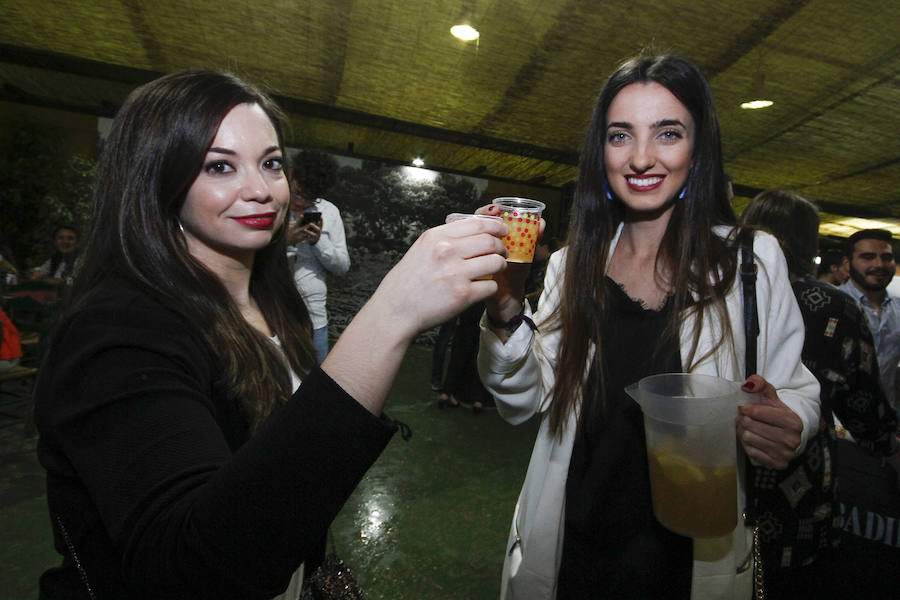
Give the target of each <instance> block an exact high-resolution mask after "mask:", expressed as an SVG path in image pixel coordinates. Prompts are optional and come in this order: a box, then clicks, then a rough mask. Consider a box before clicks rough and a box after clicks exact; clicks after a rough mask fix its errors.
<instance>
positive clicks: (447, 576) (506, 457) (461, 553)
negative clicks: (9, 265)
mask: <svg viewBox="0 0 900 600" xmlns="http://www.w3.org/2000/svg"><path fill="white" fill-rule="evenodd" d="M430 361H431V349H430V348H429V347H425V346H414V347H413V348H412V349H411V350H410V352H409V353H408V355H407V358H406V361H405V362H404V365H403V368H402V369H401V371H400V374H399V376H398V380H397V382H396V384H395V386H394V390H393V392H392V395H391V400H390V402H389V404H388V409H387V412H388V414H389V415H390V416H392V417H393V418H395V419H398V420H400V421H403V422H405V423H407V424H408V425H409V426H410V427H411V428H412V431H413V436H412V439H410V440H409V441H408V442H405V441H403V440H402V439H401V438H400V436H399V435H397V436H395V437H394V439H393V440H392V441H391V443H390V445H389V446H388V448H387V450H386V451H385V452H384V454H383V455H382V456H381V458H379V460H378V462H376V463H375V465H374V466H373V467H372V469H371V470H370V471H369V473H368V474H367V476H366V478H365V479H364V480H363V482H362V484H361V485H360V486H359V488H357V490H356V492H355V493H354V494H353V496H352V497H351V498H350V500H349V501H348V502H347V504H346V505H345V506H344V508H343V510H342V511H341V513H340V514H339V515H338V518H337V519H336V520H335V523H334V533H335V538H336V545H337V549H338V553H339V554H340V555H341V557H342V558H343V559H344V560H345V561H346V562H347V564H348V565H349V566H350V568H351V570H352V571H353V572H354V573H355V574H356V576H357V578H358V579H359V581H360V583H361V585H362V587H363V589H364V590H365V591H366V594H367V597H368V599H369V600H406V599H409V600H412V599H416V600H431V599H435V600H437V599H441V600H448V599H452V600H457V599H459V600H467V599H472V600H480V599H482V598H484V599H490V598H496V597H497V596H498V593H499V582H500V571H501V568H502V564H503V552H504V546H505V543H506V534H507V531H508V529H509V519H510V517H511V515H512V510H513V506H514V505H515V499H516V496H517V494H518V491H519V486H520V485H521V482H522V478H523V477H524V476H525V468H526V466H527V463H528V457H529V455H530V453H531V446H532V443H533V441H534V436H535V434H536V431H537V423H536V421H534V420H532V421H531V422H529V423H526V424H525V425H521V426H518V427H513V426H511V425H509V424H507V423H505V422H504V421H502V420H501V419H500V418H499V417H498V416H497V413H496V411H493V410H488V411H485V412H483V413H481V414H480V415H475V414H473V413H472V412H471V411H469V410H467V409H465V408H456V409H451V408H447V409H443V410H440V409H438V408H437V406H436V402H435V401H436V395H435V394H434V392H432V391H431V390H430V387H429V383H428V374H429V372H430ZM4 385H5V387H4V388H3V393H2V394H0V465H2V467H0V565H3V566H2V567H0V599H2V600H6V599H9V600H13V599H15V600H18V599H20V598H21V599H26V598H28V599H31V598H36V597H37V578H38V576H39V574H40V573H41V572H42V571H43V570H44V569H45V568H46V567H48V566H51V565H53V564H55V562H56V561H57V555H56V554H55V553H54V551H53V548H52V544H51V539H50V527H49V522H48V520H47V516H46V506H45V503H44V488H43V485H44V483H43V473H42V471H41V468H40V466H39V465H38V463H37V460H36V459H35V457H34V440H33V439H31V440H25V439H23V435H22V427H23V425H24V414H25V412H26V410H27V408H26V404H25V402H23V401H16V400H15V398H12V397H11V396H10V394H9V393H7V392H8V391H14V392H15V391H18V390H16V389H14V388H15V387H16V386H15V385H14V384H4Z"/></svg>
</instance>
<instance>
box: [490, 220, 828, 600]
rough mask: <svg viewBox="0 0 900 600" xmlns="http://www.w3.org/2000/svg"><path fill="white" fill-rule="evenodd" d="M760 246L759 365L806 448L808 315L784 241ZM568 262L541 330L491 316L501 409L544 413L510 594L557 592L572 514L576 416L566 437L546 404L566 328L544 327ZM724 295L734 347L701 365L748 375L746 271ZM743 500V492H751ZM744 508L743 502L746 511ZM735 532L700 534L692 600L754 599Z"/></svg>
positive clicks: (556, 279) (516, 597)
mask: <svg viewBox="0 0 900 600" xmlns="http://www.w3.org/2000/svg"><path fill="white" fill-rule="evenodd" d="M715 232H716V233H717V234H718V235H720V236H722V237H724V236H726V235H727V234H728V233H729V232H730V229H729V228H727V227H717V228H716V229H715ZM620 234H621V226H620V227H619V231H618V232H617V233H616V237H615V238H614V240H613V243H612V247H611V248H610V256H612V252H613V250H614V249H615V245H616V243H617V242H618V238H619V235H620ZM753 251H754V256H755V260H756V263H757V265H758V267H759V269H758V276H757V286H756V294H757V306H758V313H759V324H760V333H759V338H758V341H757V356H758V358H757V372H758V373H759V374H760V375H762V376H763V377H765V378H766V380H768V381H769V382H770V383H771V384H772V385H773V386H774V387H775V389H776V390H777V392H778V397H779V399H780V400H781V401H782V402H784V403H785V404H786V405H787V406H788V407H789V408H790V409H791V410H792V411H794V412H795V413H796V414H797V416H799V417H800V419H801V420H802V422H803V432H802V436H801V443H800V448H798V452H801V451H802V450H803V448H805V447H806V443H807V441H808V440H809V439H810V437H812V436H813V435H815V433H816V431H817V429H818V425H819V384H818V382H817V381H816V379H815V377H813V375H812V374H811V373H810V372H809V371H808V370H807V369H806V368H805V367H803V365H802V364H801V362H800V351H801V350H802V348H803V340H804V327H803V318H802V316H801V315H800V309H799V308H798V306H797V304H796V300H795V298H794V295H793V293H792V291H791V286H790V282H789V281H788V275H787V264H786V262H785V259H784V256H783V254H782V252H781V249H780V247H779V246H778V242H777V241H776V240H775V238H773V237H772V236H770V235H768V234H764V233H757V234H756V235H755V239H754V244H753ZM565 260H566V249H565V248H564V249H562V250H560V251H559V252H556V253H554V255H553V256H552V257H551V258H550V262H549V265H548V267H547V274H546V277H545V281H544V293H543V296H542V298H541V301H540V305H539V307H538V310H537V313H536V314H535V315H534V321H535V322H536V323H537V324H538V327H539V332H538V333H535V332H532V331H531V330H530V329H529V328H528V327H524V326H522V327H519V328H518V329H517V330H516V331H515V332H514V333H513V334H512V336H511V337H510V338H509V339H508V340H507V342H506V344H504V343H502V342H501V341H500V339H499V338H498V337H497V336H496V335H494V333H493V332H491V331H490V329H488V328H487V327H486V326H484V322H482V334H481V345H480V350H479V355H478V363H479V364H478V367H479V373H480V375H481V379H482V381H483V383H484V385H485V387H487V388H488V389H489V390H490V391H491V393H492V394H493V395H494V397H495V398H496V400H497V408H498V411H499V413H500V415H501V416H502V417H503V418H504V419H506V420H507V421H509V422H510V423H512V424H519V423H523V422H525V421H526V420H528V419H529V418H531V417H532V416H534V415H535V414H537V413H542V414H543V417H542V422H541V425H540V429H539V431H538V435H537V440H536V441H535V445H534V450H533V452H532V455H531V461H530V463H529V465H528V471H527V474H526V476H525V482H524V484H523V486H522V491H521V493H520V495H519V500H518V502H517V504H516V509H515V513H514V516H513V522H512V526H511V528H510V537H509V542H508V545H507V547H506V551H507V553H506V558H505V562H504V565H503V580H502V584H501V599H503V600H553V599H554V598H555V596H556V578H557V573H558V572H559V564H560V558H561V555H562V542H563V528H564V519H565V486H566V479H567V477H568V471H569V461H570V459H571V456H572V448H573V445H574V441H575V431H576V420H575V417H574V416H570V417H569V419H568V422H567V424H566V427H565V429H564V432H563V434H562V435H561V436H560V437H554V436H551V435H550V431H549V419H548V418H547V413H546V411H547V409H548V408H549V404H550V401H551V397H552V390H553V385H554V382H555V373H556V361H557V356H558V349H559V345H560V341H561V332H560V330H559V329H555V330H552V329H550V328H542V327H541V324H542V322H543V321H544V320H545V319H546V318H547V317H548V316H549V315H550V314H552V312H553V311H554V309H555V308H556V307H557V305H558V304H559V300H560V292H561V289H562V284H563V276H564V272H565ZM725 302H726V308H727V312H728V318H729V320H730V322H731V324H732V332H733V339H734V345H733V346H732V345H731V344H729V343H726V344H723V346H722V347H720V348H719V350H718V351H717V352H715V354H714V355H712V356H710V357H708V358H706V359H704V360H703V361H702V362H700V363H699V364H697V365H696V366H695V367H694V368H693V369H692V372H694V373H701V374H707V375H716V376H719V377H723V378H725V379H729V380H732V381H741V380H743V379H744V377H743V369H744V366H743V365H744V356H745V355H744V347H745V337H744V328H743V298H742V292H741V283H740V277H735V283H734V285H733V286H732V288H731V290H729V292H728V294H727V296H726V298H725ZM527 310H528V305H527V303H526V311H527ZM694 320H695V319H685V322H684V323H683V324H682V327H681V332H680V340H681V355H682V357H685V356H687V355H688V352H689V349H690V346H691V340H692V332H693V330H694V325H695V323H694ZM720 331H721V322H720V321H719V319H718V318H717V317H716V315H715V314H714V311H707V314H705V315H704V316H703V329H702V333H701V337H700V342H699V347H698V350H697V352H696V356H698V357H699V356H703V355H704V354H705V353H706V351H707V350H708V349H710V348H712V347H713V345H714V343H715V341H716V340H717V339H718V337H719V332H720ZM741 485H742V483H741ZM740 497H741V498H743V497H744V494H743V489H741V494H740ZM739 504H740V503H739ZM742 510H743V507H740V506H739V512H740V511H742ZM727 538H730V539H718V540H714V541H709V542H706V541H703V540H695V543H694V564H693V575H692V588H691V598H695V599H703V600H706V599H712V598H716V599H718V598H728V599H729V600H731V599H741V600H746V599H749V598H750V596H751V591H752V581H751V573H752V569H746V570H744V571H743V572H742V573H741V574H737V572H738V570H739V566H740V565H741V564H742V563H745V561H746V560H747V558H748V557H749V555H750V549H751V547H752V538H751V536H750V534H749V532H748V531H747V530H746V528H745V527H744V525H743V522H742V520H741V519H740V518H739V519H738V526H737V527H736V528H735V530H734V531H733V532H732V534H731V535H730V536H727ZM707 544H725V546H726V547H727V546H728V545H730V548H731V550H730V551H726V552H727V554H726V555H725V556H724V558H720V559H718V560H715V561H706V560H698V559H700V558H701V557H702V556H703V555H704V553H705V552H706V551H709V550H710V549H709V548H708V547H706V545H707ZM717 555H718V556H721V555H722V553H721V552H718V553H717Z"/></svg>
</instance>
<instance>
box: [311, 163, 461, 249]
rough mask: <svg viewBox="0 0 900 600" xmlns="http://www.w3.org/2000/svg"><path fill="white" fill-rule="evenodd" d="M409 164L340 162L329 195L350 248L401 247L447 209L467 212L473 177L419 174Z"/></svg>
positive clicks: (441, 218)
mask: <svg viewBox="0 0 900 600" xmlns="http://www.w3.org/2000/svg"><path fill="white" fill-rule="evenodd" d="M415 174H416V171H414V170H411V169H409V168H407V167H395V166H385V165H382V164H380V163H377V162H371V161H366V162H364V163H363V165H362V167H361V168H358V169H357V168H353V167H343V168H342V169H341V170H340V171H339V172H338V182H337V184H336V185H335V186H334V187H333V188H332V189H331V191H330V192H329V193H328V198H329V199H330V200H332V201H333V202H334V203H335V204H337V206H338V207H339V208H340V209H341V213H342V215H344V221H345V224H346V225H347V229H348V232H347V233H348V241H349V244H350V246H351V247H357V248H365V249H367V250H369V251H371V252H379V251H405V250H406V249H407V248H408V247H409V246H410V244H412V243H413V242H414V241H415V240H416V238H417V237H418V236H419V235H420V234H421V233H422V232H423V231H425V230H426V229H428V228H429V227H434V226H435V225H440V224H442V223H443V222H444V218H445V217H446V216H447V214H448V213H451V212H471V211H472V210H474V209H475V207H476V204H477V201H478V191H477V188H476V187H475V185H474V184H472V182H470V181H468V180H466V179H463V178H461V177H457V176H455V175H448V174H445V173H439V174H437V175H436V176H435V177H428V178H418V177H416V176H415Z"/></svg>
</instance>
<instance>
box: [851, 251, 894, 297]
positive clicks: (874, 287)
mask: <svg viewBox="0 0 900 600" xmlns="http://www.w3.org/2000/svg"><path fill="white" fill-rule="evenodd" d="M850 277H852V278H853V281H854V282H856V284H857V287H859V288H860V289H862V290H868V291H877V292H880V291H882V290H884V289H885V288H887V286H888V284H889V283H890V282H891V279H893V278H894V252H893V250H891V245H890V244H889V243H887V242H884V241H881V240H873V239H861V240H857V242H856V244H855V245H854V246H853V257H852V258H851V259H850Z"/></svg>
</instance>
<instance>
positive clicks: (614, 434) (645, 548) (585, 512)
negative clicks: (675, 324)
mask: <svg viewBox="0 0 900 600" xmlns="http://www.w3.org/2000/svg"><path fill="white" fill-rule="evenodd" d="M606 281H607V285H608V291H609V294H610V304H609V311H608V314H607V318H606V323H605V329H604V330H605V331H606V332H607V334H606V336H605V339H603V340H602V342H601V344H600V347H601V348H600V349H601V351H602V353H603V354H602V356H603V358H604V365H605V374H604V378H603V381H602V383H601V385H602V386H603V390H604V392H605V399H604V398H603V397H602V396H603V394H600V393H599V392H600V390H599V389H596V388H594V389H590V387H589V389H588V390H586V393H585V405H584V409H583V412H582V415H581V419H580V421H579V424H578V434H577V436H576V440H575V446H574V449H573V452H572V460H571V462H570V464H569V476H568V479H567V481H566V521H565V532H564V542H563V554H562V564H561V567H560V573H559V583H558V586H559V587H558V591H557V600H565V599H573V598H628V599H636V598H653V599H659V598H673V599H674V598H689V597H690V590H691V564H692V542H691V540H690V538H686V537H682V536H679V535H676V534H674V533H671V532H669V531H668V530H667V529H665V528H664V527H663V526H662V525H660V524H659V523H658V522H657V521H656V519H654V518H653V508H652V505H651V500H650V482H649V474H648V469H647V451H646V447H645V445H644V422H643V415H642V414H641V409H640V407H639V406H638V405H637V403H636V402H634V400H632V399H631V397H630V396H628V395H627V394H626V393H625V391H624V388H625V387H626V386H628V385H630V384H632V383H634V382H635V381H638V380H639V379H641V378H642V377H645V376H647V375H653V374H656V373H665V372H679V371H681V359H680V353H679V348H678V343H677V340H675V339H669V340H668V341H664V342H663V343H662V345H661V346H660V340H661V338H662V334H663V331H664V329H665V325H666V322H667V319H668V317H669V315H670V313H671V310H672V299H671V298H670V299H669V300H668V301H667V302H666V304H665V305H664V306H663V307H662V308H661V309H660V310H658V311H655V310H648V309H647V308H645V307H644V306H643V305H642V304H641V303H640V302H639V301H636V300H634V299H632V298H630V297H629V296H628V295H627V294H626V293H625V291H624V290H623V289H622V288H620V287H619V285H618V284H616V283H615V282H614V281H613V280H611V279H609V278H607V280H606Z"/></svg>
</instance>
